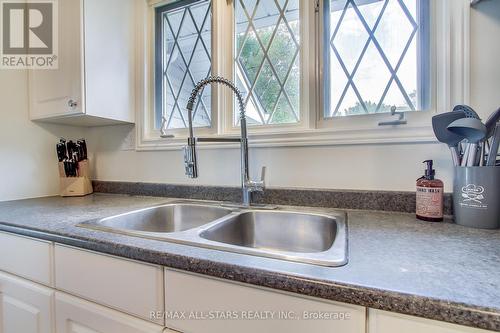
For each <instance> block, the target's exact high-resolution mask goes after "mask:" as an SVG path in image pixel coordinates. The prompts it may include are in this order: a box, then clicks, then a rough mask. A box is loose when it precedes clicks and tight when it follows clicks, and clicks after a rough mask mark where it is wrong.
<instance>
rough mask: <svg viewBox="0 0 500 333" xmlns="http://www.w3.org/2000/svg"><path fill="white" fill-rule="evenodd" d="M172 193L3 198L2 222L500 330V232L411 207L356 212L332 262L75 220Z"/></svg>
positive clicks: (219, 273)
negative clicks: (342, 251) (434, 218)
mask: <svg viewBox="0 0 500 333" xmlns="http://www.w3.org/2000/svg"><path fill="white" fill-rule="evenodd" d="M168 200H169V199H167V198H157V197H136V196H125V195H111V194H94V195H90V196H87V197H84V198H60V197H51V198H40V199H29V200H19V201H10V202H2V203H0V222H1V224H0V230H4V231H10V232H15V233H18V234H24V235H28V236H32V237H38V238H43V239H47V240H51V241H55V242H59V243H63V244H68V245H73V246H78V247H81V248H85V249H91V250H94V251H100V252H104V253H109V254H113V255H117V256H122V257H126V258H131V259H136V260H141V261H145V262H150V263H155V264H160V265H164V266H168V267H173V268H177V269H183V270H187V271H191V272H195V273H200V274H205V275H210V276H215V277H219V278H224V279H228V280H234V281H239V282H245V283H249V284H254V285H259V286H264V287H269V288H274V289H279V290H284V291H289V292H293V293H299V294H303V295H308V296H314V297H319V298H324V299H329V300H335V301H339V302H345V303H352V304H358V305H362V306H366V307H371V308H376V309H382V310H388V311H394V312H399V313H404V314H409V315H414V316H420V317H424V318H429V319H436V320H441V321H446V322H451V323H457V324H462V325H467V326H472V327H478V328H485V329H489V330H495V331H500V231H499V230H496V231H491V230H476V229H468V228H465V227H461V226H458V225H454V224H450V223H425V222H420V221H417V220H416V219H415V218H414V216H413V215H412V214H406V213H388V212H373V211H348V223H349V263H348V264H347V265H346V266H343V267H337V268H329V267H320V266H312V265H307V264H300V263H292V262H286V261H280V260H275V259H268V258H261V257H252V256H248V255H241V254H236V253H229V252H223V251H216V250H209V249H202V248H196V247H192V246H187V245H179V244H173V243H168V242H162V241H155V240H149V239H142V238H135V237H129V236H125V235H118V234H112V233H106V232H101V231H93V230H89V229H83V228H80V227H76V224H77V223H80V222H83V221H87V220H91V219H95V218H100V217H106V216H111V215H115V214H117V213H123V212H127V211H130V210H132V209H136V208H143V207H147V206H152V205H156V204H159V203H164V202H167V201H168ZM295 209H297V210H309V209H311V208H305V207H300V208H295ZM311 210H313V211H321V209H319V208H314V209H311Z"/></svg>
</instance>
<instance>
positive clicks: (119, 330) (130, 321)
mask: <svg viewBox="0 0 500 333" xmlns="http://www.w3.org/2000/svg"><path fill="white" fill-rule="evenodd" d="M55 298H56V331H57V333H162V332H163V330H164V327H163V326H160V325H156V324H153V323H150V322H147V321H145V320H142V319H139V318H135V317H132V316H129V315H126V314H124V313H121V312H118V311H115V310H111V309H109V308H106V307H104V306H101V305H97V304H94V303H91V302H87V301H84V300H82V299H79V298H76V297H73V296H69V295H67V294H64V293H60V292H56V297H55Z"/></svg>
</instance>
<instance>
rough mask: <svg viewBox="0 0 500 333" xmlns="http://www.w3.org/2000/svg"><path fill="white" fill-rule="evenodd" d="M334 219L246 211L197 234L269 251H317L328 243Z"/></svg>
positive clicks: (332, 235) (334, 227) (331, 240)
mask: <svg viewBox="0 0 500 333" xmlns="http://www.w3.org/2000/svg"><path fill="white" fill-rule="evenodd" d="M336 235H337V223H336V221H335V220H334V219H332V218H329V217H326V216H322V215H311V214H300V213H290V212H279V211H275V212H269V211H250V212H245V213H241V214H239V215H236V216H233V217H231V218H230V219H227V220H225V221H223V222H221V223H218V224H216V225H214V226H213V227H211V228H209V229H207V230H205V231H203V232H201V233H200V237H201V238H204V239H207V240H210V241H214V242H220V243H225V244H230V245H235V246H242V247H250V248H254V249H262V250H270V251H287V252H298V253H317V252H323V251H327V250H328V249H329V248H330V247H332V245H333V243H334V241H335V237H336Z"/></svg>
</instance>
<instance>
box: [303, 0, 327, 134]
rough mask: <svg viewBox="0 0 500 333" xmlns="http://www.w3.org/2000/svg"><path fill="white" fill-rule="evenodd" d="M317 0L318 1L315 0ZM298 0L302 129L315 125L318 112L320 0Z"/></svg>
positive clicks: (314, 126)
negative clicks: (318, 9) (318, 10)
mask: <svg viewBox="0 0 500 333" xmlns="http://www.w3.org/2000/svg"><path fill="white" fill-rule="evenodd" d="M317 1H318V2H317ZM317 1H310V0H300V22H301V23H300V29H301V30H300V33H301V36H302V37H301V41H300V43H301V45H300V64H301V65H300V67H301V68H300V70H301V75H300V77H301V79H300V106H299V107H300V114H301V122H302V127H303V128H304V129H315V128H316V127H317V119H318V112H320V109H321V104H322V103H320V98H321V96H322V94H321V93H320V87H321V83H320V61H321V60H320V59H319V58H320V54H321V53H320V52H321V50H320V40H319V39H318V38H321V36H320V31H321V30H320V29H319V28H320V26H319V24H320V21H319V13H318V12H317V8H318V5H321V3H320V2H321V0H317Z"/></svg>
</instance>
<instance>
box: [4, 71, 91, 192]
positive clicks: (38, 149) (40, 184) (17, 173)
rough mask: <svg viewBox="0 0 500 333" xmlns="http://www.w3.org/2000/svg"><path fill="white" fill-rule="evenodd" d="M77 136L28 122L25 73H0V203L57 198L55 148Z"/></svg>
mask: <svg viewBox="0 0 500 333" xmlns="http://www.w3.org/2000/svg"><path fill="white" fill-rule="evenodd" d="M81 135H83V129H76V128H71V127H63V126H55V125H47V124H45V125H42V124H35V123H33V122H31V121H30V120H29V115H28V88H27V74H26V72H25V71H20V70H0V201H5V200H14V199H21V198H29V197H40V196H48V195H55V194H57V193H58V191H59V179H58V172H57V158H56V155H55V144H56V143H57V141H58V138H59V137H60V136H68V137H74V138H75V139H77V138H79V137H80V136H81Z"/></svg>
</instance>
